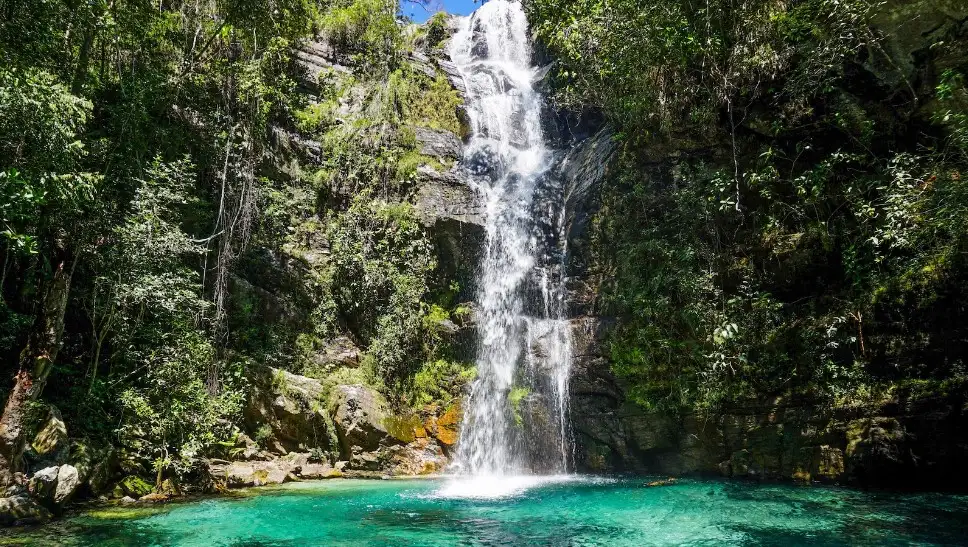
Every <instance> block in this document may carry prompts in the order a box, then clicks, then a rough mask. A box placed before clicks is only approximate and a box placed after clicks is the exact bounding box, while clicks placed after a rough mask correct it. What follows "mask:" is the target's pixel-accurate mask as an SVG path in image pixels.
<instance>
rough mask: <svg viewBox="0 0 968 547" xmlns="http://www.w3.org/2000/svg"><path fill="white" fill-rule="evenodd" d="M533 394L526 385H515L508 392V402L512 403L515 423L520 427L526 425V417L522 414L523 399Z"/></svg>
mask: <svg viewBox="0 0 968 547" xmlns="http://www.w3.org/2000/svg"><path fill="white" fill-rule="evenodd" d="M530 394H531V390H530V389H529V388H527V387H524V386H514V387H512V388H511V392H510V393H508V404H509V405H511V414H512V415H513V416H514V423H515V425H517V426H518V427H521V426H522V425H524V417H523V416H522V415H521V401H523V400H524V398H525V397H527V396H528V395H530Z"/></svg>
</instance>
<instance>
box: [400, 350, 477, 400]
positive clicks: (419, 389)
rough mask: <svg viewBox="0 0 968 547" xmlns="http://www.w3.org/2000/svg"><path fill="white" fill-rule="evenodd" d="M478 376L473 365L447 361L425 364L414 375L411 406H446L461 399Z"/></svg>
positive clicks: (411, 387)
mask: <svg viewBox="0 0 968 547" xmlns="http://www.w3.org/2000/svg"><path fill="white" fill-rule="evenodd" d="M475 375H476V370H475V368H474V366H473V365H469V364H465V363H457V362H454V361H449V360H447V359H436V360H434V361H429V362H427V363H424V364H423V365H422V366H421V367H420V369H418V370H417V372H416V373H415V374H414V375H413V382H412V385H411V386H410V387H409V390H410V391H411V395H410V404H411V406H414V407H420V406H424V405H430V404H435V403H436V404H439V405H441V406H446V405H448V404H450V403H451V402H453V400H454V398H456V397H460V396H461V393H462V392H463V389H464V386H466V385H467V384H469V383H470V382H471V381H472V380H473V379H474V376H475Z"/></svg>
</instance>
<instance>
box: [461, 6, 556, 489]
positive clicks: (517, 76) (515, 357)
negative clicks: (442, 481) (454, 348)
mask: <svg viewBox="0 0 968 547" xmlns="http://www.w3.org/2000/svg"><path fill="white" fill-rule="evenodd" d="M527 26H528V25H527V20H526V18H525V15H524V12H523V10H522V8H521V5H520V4H519V3H517V2H515V1H508V0H491V1H489V2H487V3H486V4H484V5H483V6H482V7H481V8H480V9H478V10H477V11H476V12H475V13H474V14H473V15H471V16H470V17H468V18H465V19H464V20H463V21H462V26H461V29H460V31H459V32H458V33H457V34H456V35H455V36H454V38H453V40H452V42H451V46H450V56H451V58H452V60H453V61H454V64H455V65H456V66H457V68H458V70H459V71H460V74H461V76H462V77H463V79H464V84H465V88H466V90H467V93H466V100H467V101H466V102H467V110H468V115H469V119H470V126H471V131H472V135H471V137H470V139H469V141H468V143H467V146H466V147H465V149H464V156H463V159H462V161H461V167H462V170H463V172H464V174H465V176H466V177H467V178H468V180H469V182H470V183H471V185H472V186H474V187H475V188H476V189H477V191H478V192H479V194H480V196H481V199H482V201H483V203H484V204H485V218H486V244H485V249H484V254H483V256H482V262H481V269H480V272H479V277H478V298H477V300H478V302H477V303H478V316H477V318H478V319H477V322H478V326H479V332H480V343H479V348H478V356H477V378H476V379H475V381H474V382H473V384H472V386H471V392H470V395H469V397H468V399H467V401H466V404H465V409H464V420H463V424H462V427H461V438H460V443H459V446H458V452H457V456H456V458H455V468H456V471H457V473H458V474H459V475H473V476H475V477H477V479H476V480H473V481H465V482H464V483H463V484H465V485H468V486H469V487H470V485H472V484H478V485H480V484H484V483H481V478H485V477H487V478H496V477H512V476H519V475H524V474H536V473H537V474H541V473H544V474H550V473H558V474H560V473H565V472H567V470H568V467H569V465H570V462H569V460H570V459H571V458H570V457H571V449H570V446H571V442H570V432H569V427H568V378H569V366H570V364H571V357H572V356H571V331H570V329H569V324H568V322H567V319H566V315H565V311H566V310H565V303H564V294H565V291H564V287H563V276H564V259H565V251H566V249H565V247H564V240H565V238H564V237H563V236H564V234H563V231H564V228H563V225H564V221H563V216H564V215H563V213H562V208H563V201H564V200H563V192H562V188H561V184H560V183H559V182H556V181H555V180H554V177H550V176H549V170H550V168H551V166H552V164H553V161H554V159H555V158H556V157H557V156H558V154H557V151H555V150H553V149H550V148H549V147H548V144H547V139H546V137H545V135H544V132H543V130H542V126H541V114H542V106H543V98H542V96H541V95H540V93H538V92H537V91H536V90H535V89H534V88H533V87H532V82H533V79H534V77H535V74H536V69H535V67H533V66H532V65H531V62H532V60H531V47H530V43H529V41H528V28H527ZM458 482H459V481H458ZM485 482H486V481H485ZM519 482H521V481H520V480H518V481H517V482H516V483H515V484H517V483H519ZM449 489H450V491H451V494H453V491H454V490H455V489H456V490H458V491H459V490H462V489H463V488H461V487H459V486H457V485H456V483H454V484H452V485H451V486H450V488H449ZM495 491H497V492H499V493H500V491H501V489H500V488H497V489H495ZM469 494H470V495H475V494H479V491H478V492H476V493H475V492H469Z"/></svg>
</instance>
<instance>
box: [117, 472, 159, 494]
mask: <svg viewBox="0 0 968 547" xmlns="http://www.w3.org/2000/svg"><path fill="white" fill-rule="evenodd" d="M117 487H118V488H119V489H120V490H121V492H122V493H123V494H124V495H125V496H131V497H132V498H135V499H137V498H140V497H141V496H147V495H148V494H150V493H151V490H152V489H151V485H150V484H148V483H147V482H145V481H144V480H143V479H142V478H141V477H138V476H135V475H128V476H127V477H125V478H124V479H122V480H121V482H119V483H118V486H117Z"/></svg>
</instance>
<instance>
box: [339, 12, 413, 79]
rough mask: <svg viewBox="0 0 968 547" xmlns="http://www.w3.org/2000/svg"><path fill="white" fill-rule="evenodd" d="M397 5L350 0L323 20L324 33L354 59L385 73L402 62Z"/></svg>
mask: <svg viewBox="0 0 968 547" xmlns="http://www.w3.org/2000/svg"><path fill="white" fill-rule="evenodd" d="M396 11H397V5H396V3H395V2H389V1H388V0H349V1H348V2H346V3H344V4H343V5H337V6H335V7H334V8H332V9H330V10H329V11H327V12H326V14H325V15H323V17H322V19H321V20H320V26H321V28H322V33H323V34H324V35H325V36H326V37H327V39H328V40H329V43H330V44H332V45H333V46H334V48H336V49H337V51H340V52H345V53H347V54H349V56H350V60H351V62H353V63H354V64H360V65H363V66H365V67H368V68H369V69H370V70H376V71H379V72H381V73H383V72H384V71H387V70H392V69H393V68H394V67H395V66H396V64H397V63H398V62H399V61H400V55H401V45H402V36H401V33H400V27H399V26H398V25H397V22H396Z"/></svg>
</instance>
